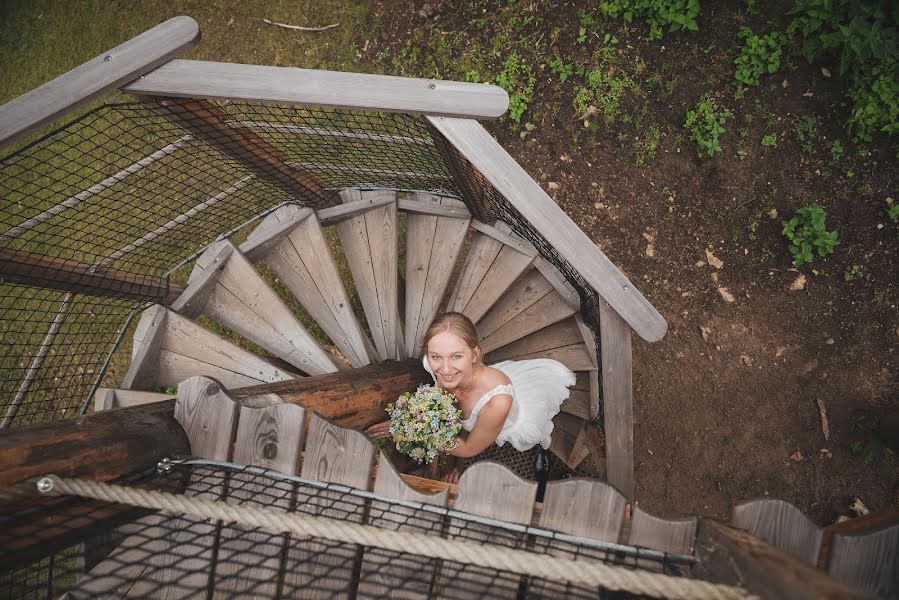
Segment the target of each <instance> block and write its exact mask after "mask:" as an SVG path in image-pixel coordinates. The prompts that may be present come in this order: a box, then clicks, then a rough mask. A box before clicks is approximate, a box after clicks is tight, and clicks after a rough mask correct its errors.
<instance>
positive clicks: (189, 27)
mask: <svg viewBox="0 0 899 600" xmlns="http://www.w3.org/2000/svg"><path fill="white" fill-rule="evenodd" d="M199 41H200V26H199V25H197V22H196V21H194V20H193V19H192V18H190V17H183V16H182V17H173V18H171V19H169V20H167V21H165V22H164V23H161V24H159V25H157V26H156V27H154V28H152V29H149V30H147V31H145V32H144V33H142V34H140V35H138V36H136V37H133V38H131V39H130V40H128V41H127V42H125V43H123V44H120V45H119V46H116V47H115V48H113V49H112V50H109V51H107V52H104V53H103V54H101V55H100V56H97V57H96V58H93V59H91V60H90V61H88V62H86V63H84V64H82V65H80V66H78V67H75V68H74V69H72V70H71V71H68V72H67V73H65V74H63V75H60V76H59V77H57V78H56V79H54V80H52V81H49V82H47V83H45V84H43V85H42V86H40V87H39V88H36V89H34V90H32V91H30V92H28V93H26V94H23V95H21V96H19V97H18V98H16V99H14V100H10V101H9V102H7V103H6V104H4V105H3V106H0V147H4V146H7V145H9V144H12V143H14V142H15V141H17V140H20V139H22V138H23V137H24V136H26V135H28V134H29V133H32V132H34V131H37V130H38V129H40V128H41V127H43V126H44V125H47V124H49V123H51V122H53V121H55V120H56V119H59V118H61V117H63V116H64V115H66V114H69V113H70V112H72V111H73V110H75V108H77V107H79V106H82V105H84V104H85V103H87V102H90V101H91V100H93V99H94V98H98V97H100V96H102V95H103V94H105V93H107V92H110V91H112V90H114V89H116V88H117V87H119V86H121V85H122V84H124V83H126V82H129V81H132V80H134V79H137V78H139V77H140V76H142V75H144V74H146V73H148V72H150V71H152V70H153V69H155V68H157V67H158V66H160V65H162V64H165V63H167V62H169V61H170V60H171V59H172V57H174V56H177V55H178V54H180V53H181V52H183V51H185V50H187V49H189V48H192V47H193V46H195V45H196V43H197V42H199Z"/></svg>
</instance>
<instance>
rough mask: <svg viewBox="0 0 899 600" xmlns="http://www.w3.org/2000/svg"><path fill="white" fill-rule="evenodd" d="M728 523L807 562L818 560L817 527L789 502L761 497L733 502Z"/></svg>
mask: <svg viewBox="0 0 899 600" xmlns="http://www.w3.org/2000/svg"><path fill="white" fill-rule="evenodd" d="M731 524H732V525H734V526H735V527H739V528H741V529H745V530H746V531H748V532H749V533H751V534H752V535H754V536H755V537H757V538H759V539H761V540H765V541H766V542H768V543H769V544H771V545H773V546H775V547H777V548H780V549H781V550H783V551H784V552H787V553H788V554H790V555H792V556H795V557H796V558H798V559H800V560H803V561H805V562H807V563H808V564H810V565H816V564H817V563H818V549H819V547H820V545H821V528H820V527H818V526H817V525H815V524H814V523H812V522H811V521H810V520H809V518H808V517H806V516H805V515H804V514H802V511H801V510H799V509H798V508H796V507H795V506H793V505H792V504H790V503H789V502H786V501H784V500H778V499H774V498H770V499H769V498H764V499H760V500H751V501H749V502H743V503H741V504H737V505H736V506H734V508H733V513H732V514H731Z"/></svg>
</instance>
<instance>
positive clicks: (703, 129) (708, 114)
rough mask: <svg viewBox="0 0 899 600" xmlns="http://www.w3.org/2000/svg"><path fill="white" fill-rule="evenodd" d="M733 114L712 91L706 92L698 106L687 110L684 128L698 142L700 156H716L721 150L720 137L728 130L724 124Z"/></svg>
mask: <svg viewBox="0 0 899 600" xmlns="http://www.w3.org/2000/svg"><path fill="white" fill-rule="evenodd" d="M731 116H732V113H731V112H730V111H729V110H727V109H726V108H724V107H723V106H720V105H719V104H718V101H717V100H715V98H714V97H713V96H712V95H711V93H706V94H704V95H703V96H702V98H700V99H699V102H697V104H696V107H695V108H694V109H693V110H691V111H688V112H687V119H686V121H685V122H684V128H685V129H686V130H687V132H688V133H689V134H690V139H692V140H693V141H694V142H696V146H697V148H698V152H699V156H714V154H715V153H716V152H721V143H720V141H719V138H720V137H721V134H722V133H724V132H725V131H726V130H725V129H724V125H725V123H727V121H728V119H730V117H731Z"/></svg>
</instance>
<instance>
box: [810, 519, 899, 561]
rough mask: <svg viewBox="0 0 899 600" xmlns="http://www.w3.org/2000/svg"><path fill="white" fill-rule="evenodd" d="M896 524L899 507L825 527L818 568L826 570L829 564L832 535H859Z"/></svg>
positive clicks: (897, 522) (898, 520)
mask: <svg viewBox="0 0 899 600" xmlns="http://www.w3.org/2000/svg"><path fill="white" fill-rule="evenodd" d="M896 524H899V507H892V508H887V509H884V510H879V511H877V512H873V513H870V514H867V515H864V516H862V517H857V518H855V519H848V520H846V521H841V522H839V523H834V524H833V525H830V526H828V527H825V528H824V530H823V531H822V535H821V547H820V549H819V552H818V562H817V564H818V568H819V569H827V565H828V564H829V563H830V548H831V545H832V543H833V536H834V534H837V535H847V534H854V535H860V534H865V533H870V532H873V531H878V530H880V529H882V528H884V527H889V526H890V525H896Z"/></svg>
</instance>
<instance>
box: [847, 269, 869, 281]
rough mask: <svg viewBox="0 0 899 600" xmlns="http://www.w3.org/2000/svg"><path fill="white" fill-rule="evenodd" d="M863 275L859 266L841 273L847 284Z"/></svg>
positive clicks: (863, 272)
mask: <svg viewBox="0 0 899 600" xmlns="http://www.w3.org/2000/svg"><path fill="white" fill-rule="evenodd" d="M864 274H865V271H864V270H863V269H862V268H861V267H860V266H859V265H852V266H851V267H847V268H846V270H845V271H843V279H845V280H846V281H847V282H849V281H854V280H856V279H858V278H859V277H861V276H862V275H864Z"/></svg>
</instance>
